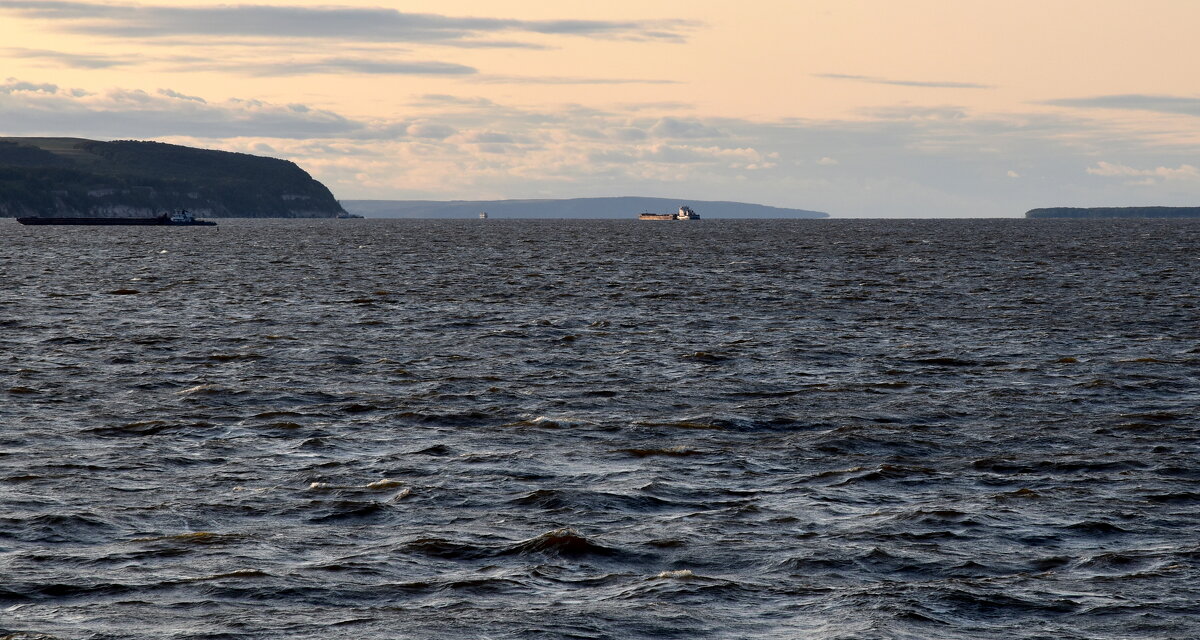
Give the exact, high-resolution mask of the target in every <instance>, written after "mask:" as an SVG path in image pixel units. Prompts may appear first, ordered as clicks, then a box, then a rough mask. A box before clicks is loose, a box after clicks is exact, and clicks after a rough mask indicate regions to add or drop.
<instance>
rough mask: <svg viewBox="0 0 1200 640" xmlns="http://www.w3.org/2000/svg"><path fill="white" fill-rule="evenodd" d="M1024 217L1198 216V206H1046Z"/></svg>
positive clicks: (1032, 210)
mask: <svg viewBox="0 0 1200 640" xmlns="http://www.w3.org/2000/svg"><path fill="white" fill-rule="evenodd" d="M1025 217H1026V218H1200V207H1048V208H1045V209H1030V210H1029V211H1026V212H1025Z"/></svg>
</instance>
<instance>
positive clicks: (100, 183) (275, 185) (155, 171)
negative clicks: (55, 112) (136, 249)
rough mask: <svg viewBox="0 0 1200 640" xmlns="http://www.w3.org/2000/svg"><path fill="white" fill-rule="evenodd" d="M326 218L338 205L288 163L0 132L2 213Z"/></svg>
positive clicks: (158, 145)
mask: <svg viewBox="0 0 1200 640" xmlns="http://www.w3.org/2000/svg"><path fill="white" fill-rule="evenodd" d="M173 209H188V210H189V211H192V212H193V213H194V214H196V215H197V216H198V217H211V218H231V217H237V218H331V217H334V216H336V215H337V214H338V213H342V208H341V206H340V205H339V204H338V202H337V200H335V199H334V197H333V194H332V193H330V192H329V189H327V188H325V185H323V184H321V183H320V182H317V181H316V180H313V178H312V176H310V175H308V173H306V172H305V171H304V170H303V169H301V168H300V167H298V166H296V165H295V164H294V163H292V162H288V161H286V160H279V159H276V158H265V157H260V156H252V155H248V154H244V153H231V152H228V151H215V150H211V149H197V148H193V147H184V146H180V145H173V144H164V143H161V142H139V141H134V140H118V141H113V142H100V141H96V140H85V139H82V138H0V217H15V216H38V215H40V216H50V215H60V216H62V215H65V216H141V215H157V214H159V213H162V212H166V211H170V210H173Z"/></svg>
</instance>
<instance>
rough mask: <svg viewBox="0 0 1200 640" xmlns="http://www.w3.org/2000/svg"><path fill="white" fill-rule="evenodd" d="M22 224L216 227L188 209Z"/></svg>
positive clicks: (24, 220)
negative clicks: (143, 214) (140, 214)
mask: <svg viewBox="0 0 1200 640" xmlns="http://www.w3.org/2000/svg"><path fill="white" fill-rule="evenodd" d="M17 222H20V223H21V224H83V225H142V226H164V225H169V226H175V227H183V226H196V227H215V226H217V223H215V222H212V221H211V220H197V219H196V217H195V216H193V215H192V214H191V212H189V211H188V210H187V209H176V210H175V211H172V212H171V213H164V214H162V215H160V216H154V217H153V218H43V217H41V216H37V217H32V218H17Z"/></svg>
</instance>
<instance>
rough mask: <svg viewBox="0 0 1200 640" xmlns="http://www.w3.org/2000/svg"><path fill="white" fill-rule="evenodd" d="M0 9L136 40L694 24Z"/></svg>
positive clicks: (603, 30)
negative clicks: (186, 37) (183, 37)
mask: <svg viewBox="0 0 1200 640" xmlns="http://www.w3.org/2000/svg"><path fill="white" fill-rule="evenodd" d="M4 10H7V11H12V12H17V13H19V14H22V15H25V16H27V17H34V18H39V19H43V20H53V21H58V22H60V23H62V26H63V28H64V29H66V30H68V31H72V32H76V33H86V34H90V35H107V36H111V37H114V38H139V39H147V38H151V39H152V38H164V37H173V36H217V37H228V36H253V37H257V38H270V39H279V38H322V39H352V40H355V41H358V42H420V43H441V44H449V45H468V46H471V45H474V46H501V47H503V46H520V45H519V44H515V43H511V42H503V41H500V42H496V43H491V44H489V43H488V42H487V41H486V40H483V41H481V40H480V38H484V37H490V36H491V35H494V34H498V33H503V34H522V33H523V34H540V35H562V36H578V37H586V38H606V39H624V40H648V41H650V40H652V41H673V42H682V41H685V40H686V36H687V32H688V31H689V30H691V29H692V28H694V27H696V26H697V23H695V22H693V21H688V20H642V21H636V20H629V21H626V20H513V19H504V18H483V17H455V16H446V15H439V14H430V13H406V12H402V11H398V10H395V9H386V8H358V7H338V6H328V7H302V6H273V5H272V6H268V5H248V4H247V5H220V6H170V5H128V4H100V3H94V2H70V1H55V0H0V11H4Z"/></svg>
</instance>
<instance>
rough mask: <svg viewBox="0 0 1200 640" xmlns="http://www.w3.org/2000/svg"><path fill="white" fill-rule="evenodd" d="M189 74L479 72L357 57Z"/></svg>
mask: <svg viewBox="0 0 1200 640" xmlns="http://www.w3.org/2000/svg"><path fill="white" fill-rule="evenodd" d="M187 70H189V71H211V70H218V71H228V72H233V73H242V74H247V75H253V76H267V77H280V76H308V75H330V74H339V75H340V74H347V73H359V74H367V75H427V76H428V75H436V76H445V75H449V76H461V75H471V74H474V73H478V71H477V70H476V69H475V68H474V67H468V66H466V65H461V64H454V63H451V62H435V61H387V60H368V59H356V58H321V59H315V60H287V61H277V62H259V63H249V64H246V63H240V62H239V63H236V64H223V63H201V64H196V65H192V66H190V67H189V68H188V69H187Z"/></svg>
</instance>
